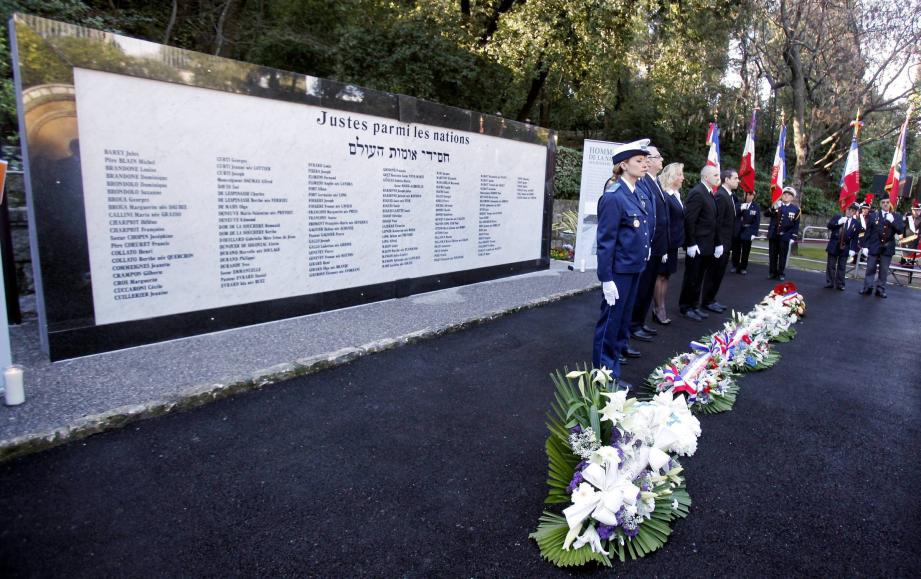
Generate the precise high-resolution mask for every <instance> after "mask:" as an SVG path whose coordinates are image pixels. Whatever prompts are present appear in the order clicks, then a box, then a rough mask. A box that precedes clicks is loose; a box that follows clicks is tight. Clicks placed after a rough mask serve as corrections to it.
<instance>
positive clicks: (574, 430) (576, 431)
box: [569, 424, 582, 434]
mask: <svg viewBox="0 0 921 579" xmlns="http://www.w3.org/2000/svg"><path fill="white" fill-rule="evenodd" d="M569 432H570V433H572V434H582V426H580V425H578V424H576V425H575V426H573V427H572V428H570V429H569Z"/></svg>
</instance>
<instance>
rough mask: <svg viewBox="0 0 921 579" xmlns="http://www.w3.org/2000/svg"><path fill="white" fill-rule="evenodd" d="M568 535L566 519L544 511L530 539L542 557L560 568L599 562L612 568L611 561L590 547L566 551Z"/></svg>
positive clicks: (584, 546) (585, 546)
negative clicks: (535, 544)
mask: <svg viewBox="0 0 921 579" xmlns="http://www.w3.org/2000/svg"><path fill="white" fill-rule="evenodd" d="M567 533H569V525H568V524H566V519H565V518H564V517H562V516H560V515H557V514H554V513H551V512H549V511H544V514H543V515H541V517H540V524H539V525H538V526H537V530H536V531H534V532H533V533H531V534H530V535H528V537H529V538H531V539H534V540H535V541H537V545H538V546H539V547H540V554H541V557H543V558H544V559H547V560H548V561H550V562H551V563H553V564H554V565H556V566H558V567H576V566H580V565H585V564H586V563H588V562H589V561H597V562H599V563H601V564H602V565H604V566H606V567H610V566H611V561H610V559H608V558H607V557H605V556H604V555H602V554H601V553H594V552H592V549H591V548H590V547H589V546H588V545H583V546H582V547H580V548H579V549H570V550H568V551H564V550H563V542H564V540H565V539H566V534H567Z"/></svg>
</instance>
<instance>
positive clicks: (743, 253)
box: [729, 190, 761, 275]
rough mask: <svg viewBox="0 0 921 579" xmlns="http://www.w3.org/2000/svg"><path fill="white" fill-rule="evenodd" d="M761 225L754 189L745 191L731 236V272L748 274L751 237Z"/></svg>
mask: <svg viewBox="0 0 921 579" xmlns="http://www.w3.org/2000/svg"><path fill="white" fill-rule="evenodd" d="M760 227H761V208H760V207H758V203H757V202H755V191H754V190H751V191H746V192H745V203H742V204H741V205H739V211H738V213H737V214H736V231H735V237H733V238H732V269H730V270H729V271H731V272H732V273H740V274H742V275H746V274H748V256H749V255H750V254H751V251H752V239H754V238H755V237H757V236H758V229H759V228H760Z"/></svg>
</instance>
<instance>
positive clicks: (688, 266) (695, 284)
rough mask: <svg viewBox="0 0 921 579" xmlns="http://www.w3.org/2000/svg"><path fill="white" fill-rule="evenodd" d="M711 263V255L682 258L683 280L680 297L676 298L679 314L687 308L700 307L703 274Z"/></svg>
mask: <svg viewBox="0 0 921 579" xmlns="http://www.w3.org/2000/svg"><path fill="white" fill-rule="evenodd" d="M711 262H713V256H712V255H698V256H697V257H690V256H688V257H685V258H684V279H683V280H682V282H681V295H680V296H679V298H678V307H679V308H680V309H681V313H684V312H686V311H687V310H688V309H689V308H699V307H700V289H701V285H702V283H703V279H704V274H705V273H706V272H707V270H708V269H709V268H710V264H711Z"/></svg>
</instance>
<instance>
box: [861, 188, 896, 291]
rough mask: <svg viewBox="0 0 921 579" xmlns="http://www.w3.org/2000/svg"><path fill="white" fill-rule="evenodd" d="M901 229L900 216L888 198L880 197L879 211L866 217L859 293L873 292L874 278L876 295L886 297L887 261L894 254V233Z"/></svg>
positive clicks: (888, 261)
mask: <svg viewBox="0 0 921 579" xmlns="http://www.w3.org/2000/svg"><path fill="white" fill-rule="evenodd" d="M903 230H904V228H903V225H902V216H901V215H898V214H896V213H892V203H890V202H889V198H888V197H883V198H882V199H880V200H879V211H877V212H875V213H871V214H870V216H869V217H868V218H867V235H866V237H865V238H864V248H866V249H867V275H866V276H865V277H864V278H863V289H862V290H860V293H861V294H863V295H865V296H868V295H870V294H871V293H873V285H874V278H876V280H875V285H876V295H877V296H878V297H881V298H884V297H886V278H888V277H889V263H890V262H891V261H892V256H893V255H895V234H896V233H902V231H903ZM877 271H878V272H879V275H877Z"/></svg>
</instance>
